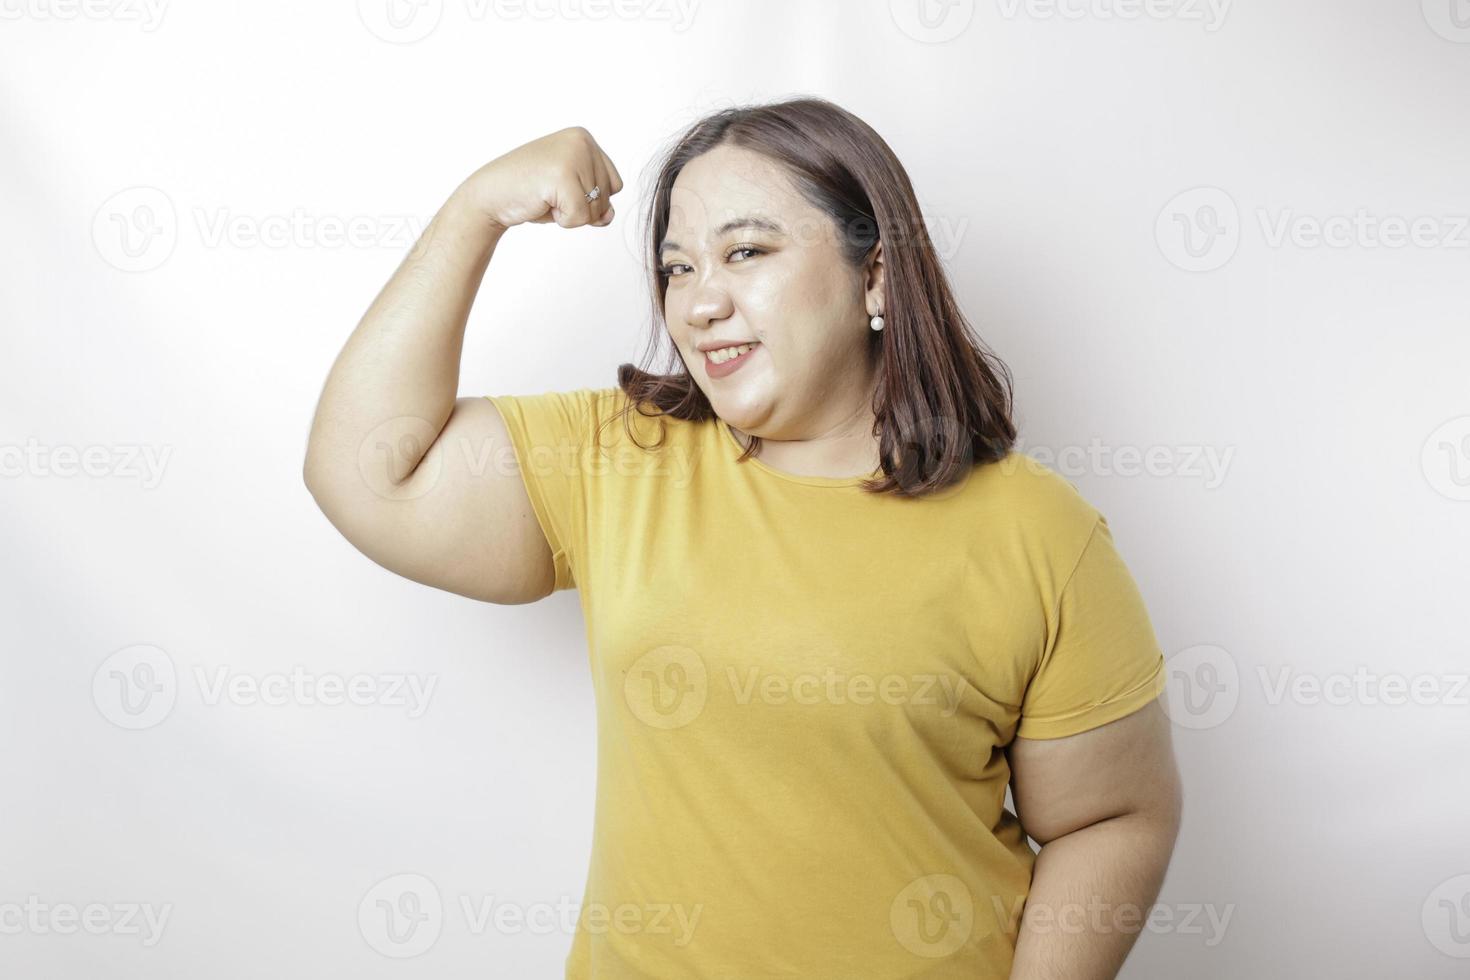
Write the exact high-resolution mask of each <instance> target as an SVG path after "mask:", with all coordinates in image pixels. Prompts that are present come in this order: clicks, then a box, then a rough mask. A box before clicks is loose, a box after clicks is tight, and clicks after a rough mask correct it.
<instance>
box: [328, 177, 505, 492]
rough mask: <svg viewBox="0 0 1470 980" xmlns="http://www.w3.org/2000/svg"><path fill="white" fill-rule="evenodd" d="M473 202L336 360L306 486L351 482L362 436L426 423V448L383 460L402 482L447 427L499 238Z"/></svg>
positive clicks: (395, 279) (397, 276)
mask: <svg viewBox="0 0 1470 980" xmlns="http://www.w3.org/2000/svg"><path fill="white" fill-rule="evenodd" d="M472 198H473V195H472V192H471V185H470V183H469V182H466V183H465V184H462V185H460V187H459V188H458V189H456V190H455V192H454V193H453V194H452V195H450V197H449V199H448V200H447V201H445V203H444V205H443V206H442V207H441V208H440V209H439V211H438V213H436V214H435V215H434V218H433V220H432V221H431V222H430V223H429V225H428V227H427V228H425V229H424V232H423V234H422V235H420V236H419V239H418V241H417V242H416V243H415V244H414V246H413V248H412V249H411V250H410V252H409V254H408V255H407V256H406V257H405V258H404V260H403V262H402V263H400V264H399V266H398V269H397V271H395V272H394V273H393V276H392V278H390V279H389V280H388V282H387V284H386V285H384V286H383V288H382V290H381V291H380V292H379V293H378V295H377V297H376V298H375V299H374V300H373V302H372V304H371V305H370V306H369V307H368V310H367V312H366V313H364V314H363V317H362V319H361V321H360V322H359V323H358V325H357V328H356V329H355V330H354V331H353V332H352V335H351V336H350V337H349V338H348V339H347V342H346V344H345V345H344V346H343V348H342V351H341V352H340V353H339V354H338V355H337V359H336V361H335V362H334V363H333V364H332V368H331V371H330V372H329V374H328V375H327V380H326V384H325V385H324V386H323V388H322V392H321V396H320V398H319V399H318V402H317V408H316V415H315V417H314V418H313V420H312V425H311V434H310V437H309V438H308V442H307V453H306V465H305V470H306V476H307V480H308V482H309V483H314V482H326V483H328V484H329V483H330V482H331V481H332V480H334V479H357V465H358V464H357V454H358V450H359V447H360V446H361V444H362V440H363V439H364V438H365V437H366V436H367V435H368V433H370V432H372V431H373V430H374V429H375V428H377V427H378V426H379V425H381V424H382V423H383V422H385V421H387V420H389V419H406V418H410V419H421V420H424V421H426V422H428V424H429V427H430V428H431V429H432V432H430V431H429V430H423V432H422V433H421V434H422V435H426V436H429V438H418V439H413V440H407V441H405V442H404V443H403V445H401V446H399V447H397V448H398V451H396V452H394V453H393V454H391V457H390V458H389V461H388V465H391V466H394V467H396V468H397V469H398V470H400V472H396V473H394V474H392V477H393V478H394V479H395V480H401V479H403V478H404V477H406V476H407V475H408V474H409V473H410V472H412V471H413V468H414V467H415V466H417V465H418V463H419V461H420V459H421V458H422V455H423V453H425V452H427V451H428V449H429V446H430V444H431V443H432V441H433V439H432V435H433V434H434V433H437V432H439V431H440V430H441V429H442V427H443V425H444V423H445V422H446V421H447V420H448V418H449V416H450V413H451V412H452V411H453V409H454V403H455V397H456V394H457V391H458V387H459V364H460V355H461V352H462V350H463V346H464V332H465V324H466V322H467V321H468V319H469V312H470V307H471V305H472V304H473V302H474V298H475V293H476V292H477V290H478V289H479V287H480V282H481V280H482V279H483V277H484V275H485V270H486V268H487V267H488V265H489V262H490V257H491V255H492V254H493V253H494V251H495V245H496V243H497V242H498V241H499V240H500V236H501V235H502V234H504V231H505V229H504V228H503V227H500V226H499V225H497V224H495V223H494V222H492V221H490V220H489V218H488V217H487V216H486V215H485V213H484V211H483V210H482V209H481V208H479V207H478V206H477V204H476V203H475V201H474V200H473V199H472ZM415 434H416V435H418V434H420V433H415ZM411 443H413V444H417V451H415V449H414V445H412V444H411Z"/></svg>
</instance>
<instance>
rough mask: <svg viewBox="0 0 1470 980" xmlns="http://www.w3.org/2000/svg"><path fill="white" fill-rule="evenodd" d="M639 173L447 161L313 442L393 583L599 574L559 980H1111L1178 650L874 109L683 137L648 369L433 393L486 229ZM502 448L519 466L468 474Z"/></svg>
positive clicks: (773, 117)
mask: <svg viewBox="0 0 1470 980" xmlns="http://www.w3.org/2000/svg"><path fill="white" fill-rule="evenodd" d="M622 186H623V184H622V180H621V178H620V177H619V175H618V171H617V169H616V167H614V166H613V163H612V161H611V160H609V159H608V157H607V155H606V154H605V153H603V152H602V150H601V148H600V147H599V146H598V145H597V143H596V142H595V141H594V140H593V138H592V136H591V135H590V134H589V133H588V132H587V131H586V130H585V129H582V128H580V127H573V128H571V129H566V130H561V131H559V132H556V133H552V134H550V135H548V136H545V137H542V138H541V139H538V140H535V141H533V142H531V143H528V144H526V145H525V146H522V147H519V148H517V149H515V150H513V151H512V152H510V153H508V154H506V155H504V156H502V157H500V158H498V159H496V160H494V161H492V162H491V163H489V164H487V165H486V166H484V167H483V168H481V169H480V170H479V171H477V172H476V173H475V174H473V175H472V176H471V177H469V178H468V179H466V180H465V182H464V183H463V184H461V186H460V187H459V188H458V189H456V191H455V192H454V194H453V195H451V197H450V199H449V201H448V202H447V203H446V204H445V205H444V207H443V208H442V209H441V210H440V211H439V212H438V214H437V215H436V216H435V218H434V220H433V222H432V223H431V224H430V225H429V227H428V228H427V229H426V231H425V233H424V235H423V238H422V240H421V241H420V242H419V243H418V244H417V245H416V246H415V248H414V250H413V252H412V254H411V255H410V256H409V257H408V258H407V259H406V260H405V262H404V263H403V265H402V267H401V268H400V269H399V270H398V271H397V272H396V273H395V274H394V276H393V278H392V279H391V280H390V281H389V282H388V284H387V285H386V286H385V287H384V289H383V291H382V293H381V294H380V295H379V296H378V298H377V299H376V301H375V302H374V303H373V304H372V307H371V308H370V309H369V310H368V312H367V314H366V315H365V316H364V317H363V320H362V322H361V324H359V326H358V327H357V329H356V331H355V332H354V333H353V334H352V336H351V338H350V339H349V340H348V342H347V345H346V346H345V347H344V349H343V351H342V353H341V355H340V356H339V357H338V359H337V361H336V363H335V364H334V365H333V367H332V371H331V374H330V376H329V377H328V380H327V383H326V386H325V388H324V390H323V392H322V395H321V402H320V404H319V406H318V408H317V413H316V418H315V421H314V423H313V427H312V433H311V441H310V446H309V449H308V454H307V460H306V481H307V485H308V486H309V487H310V489H311V492H312V494H313V495H314V497H315V498H316V500H317V502H318V503H319V505H320V506H321V508H322V510H323V511H324V512H325V513H326V515H327V516H328V518H329V519H330V520H331V521H332V523H333V524H334V525H335V526H336V527H337V528H339V529H340V530H341V532H342V533H343V534H344V535H345V536H346V537H347V538H348V539H349V540H350V541H352V543H353V544H354V545H356V546H357V547H358V548H359V549H361V550H362V551H363V552H364V553H366V554H367V555H368V556H369V557H371V558H372V559H373V560H375V561H377V562H378V563H380V564H382V565H383V566H385V567H387V568H389V569H391V570H393V571H396V572H398V573H399V574H402V575H405V576H407V577H409V578H412V579H414V580H416V581H420V582H425V583H428V584H430V585H434V586H436V587H439V588H442V589H447V590H450V591H453V592H457V593H460V594H463V595H467V596H471V597H474V598H478V599H483V600H486V601H489V602H497V603H522V602H531V601H534V600H536V599H539V598H541V597H543V596H545V595H547V594H549V593H550V592H552V591H555V590H558V589H565V588H571V587H573V586H574V585H575V587H577V588H578V589H579V590H580V591H581V600H582V608H583V611H584V614H585V617H586V624H587V632H588V643H589V650H590V654H591V666H592V670H593V674H594V689H595V692H596V699H597V711H598V781H597V804H596V815H595V828H596V831H595V836H594V844H593V852H592V862H591V867H590V869H589V874H588V879H587V886H586V893H585V895H584V899H583V905H582V909H581V916H580V921H579V924H578V929H577V932H576V934H575V936H574V937H573V940H572V944H571V952H570V955H569V957H568V960H567V974H566V975H567V976H568V977H569V978H589V977H595V978H623V977H658V978H687V977H739V978H755V977H776V976H791V977H805V978H816V977H832V978H839V977H840V978H844V980H852V978H865V977H875V978H876V977H885V978H890V977H891V978H898V977H930V978H940V977H967V978H991V977H993V978H997V980H1001V978H1005V977H1017V978H1020V977H1037V978H1040V977H1053V976H1067V977H1069V978H1092V977H1111V976H1113V975H1114V974H1115V973H1116V971H1117V969H1118V967H1119V966H1120V965H1121V963H1122V961H1123V959H1124V957H1125V956H1126V955H1127V952H1128V950H1129V948H1130V946H1131V944H1132V941H1133V940H1134V939H1135V938H1136V936H1137V933H1138V930H1139V928H1140V927H1141V923H1142V921H1143V919H1144V918H1145V917H1146V912H1147V908H1148V906H1149V905H1150V904H1151V903H1152V902H1153V900H1154V898H1155V897H1156V895H1157V893H1158V889H1159V887H1160V885H1161V882H1162V878H1163V875H1164V871H1165V868H1166V866H1167V864H1168V860H1169V854H1170V851H1171V849H1172V846H1173V842H1174V839H1175V835H1176V833H1177V827H1178V821H1179V811H1180V805H1181V803H1180V799H1181V796H1180V790H1179V784H1178V776H1177V773H1176V770H1175V765H1174V760H1173V756H1172V750H1171V748H1170V744H1169V726H1168V723H1167V720H1166V718H1165V716H1164V714H1163V713H1162V711H1161V708H1160V704H1159V695H1160V693H1161V692H1162V689H1163V686H1164V672H1163V657H1162V654H1161V652H1160V650H1159V647H1158V644H1157V642H1156V640H1155V637H1154V634H1153V631H1152V628H1151V626H1150V624H1149V620H1148V617H1147V614H1146V612H1145V609H1144V605H1143V603H1142V600H1141V598H1140V596H1139V594H1138V591H1137V589H1136V588H1135V586H1134V584H1133V581H1132V579H1131V577H1130V576H1129V573H1128V571H1127V569H1126V567H1125V566H1124V564H1123V562H1122V560H1121V559H1120V557H1119V554H1118V552H1117V550H1116V549H1115V548H1114V545H1113V541H1112V538H1111V535H1110V533H1109V529H1108V526H1107V522H1106V520H1105V519H1104V518H1103V516H1102V515H1101V514H1100V513H1099V512H1098V511H1097V510H1096V509H1095V508H1093V507H1092V506H1091V505H1090V504H1088V503H1087V502H1086V501H1085V500H1084V499H1083V498H1082V497H1081V496H1080V494H1079V493H1078V491H1077V489H1076V488H1075V487H1074V486H1073V485H1072V484H1071V483H1070V482H1068V481H1066V480H1065V479H1063V478H1062V477H1060V476H1059V475H1057V474H1056V473H1055V472H1053V471H1051V470H1050V469H1047V468H1046V467H1043V466H1041V465H1040V464H1037V463H1035V462H1033V461H1031V460H1030V459H1029V458H1027V457H1025V456H1023V455H1021V454H1020V453H1018V452H1016V451H1015V450H1014V449H1013V448H1012V447H1013V444H1014V440H1015V435H1016V433H1015V429H1014V426H1013V424H1012V421H1011V418H1010V390H1009V378H1008V376H1007V375H1006V372H1005V369H1004V367H1003V366H1002V365H1001V364H1000V363H999V362H998V361H997V360H995V358H994V357H993V356H992V355H991V354H989V353H988V352H987V351H985V350H984V349H983V347H982V346H981V345H980V344H979V342H978V341H977V340H975V339H974V338H973V337H972V335H971V333H970V330H969V327H968V325H967V323H966V321H965V319H964V317H963V316H962V314H961V313H960V311H959V309H958V307H957V305H956V303H955V301H954V298H953V297H952V295H951V293H950V290H949V287H948V285H947V283H946V279H945V275H944V273H943V270H942V268H941V265H940V262H939V260H938V258H937V256H936V255H935V252H934V249H933V247H932V245H931V243H930V242H929V240H928V238H927V236H926V235H925V231H924V223H923V221H922V218H921V216H920V213H919V208H918V206H917V203H916V201H915V198H914V194H913V191H912V189H911V186H910V184H909V181H908V178H907V176H906V174H905V172H904V170H903V168H902V166H901V165H900V164H899V162H898V160H897V159H896V158H895V157H894V155H893V153H892V152H891V150H890V149H889V148H888V146H887V144H886V143H884V141H883V140H882V139H881V138H880V137H879V136H878V135H877V134H876V133H875V132H874V131H873V130H872V129H871V128H870V127H868V126H867V125H866V124H864V123H863V122H862V121H861V120H859V119H857V118H856V117H854V116H853V115H851V114H850V113H848V112H846V111H844V110H843V109H841V108H839V107H837V106H836V105H833V104H832V103H830V102H827V101H825V100H821V99H814V98H803V99H793V100H789V101H786V102H781V103H777V104H770V105H761V106H750V107H741V108H735V109H730V110H727V111H723V112H719V113H716V114H713V115H711V116H709V117H707V118H705V119H703V120H700V121H699V122H698V123H696V124H695V125H694V126H692V127H691V128H690V129H689V130H688V131H687V132H686V133H684V134H683V135H682V137H681V138H680V139H679V140H678V141H677V142H676V144H675V145H674V146H673V147H672V148H671V149H670V151H669V152H668V154H667V156H666V157H665V159H664V160H663V163H662V167H661V169H660V172H659V176H658V179H657V181H656V183H655V186H654V189H653V193H652V195H651V200H650V205H649V212H648V215H647V218H646V222H647V224H646V244H647V246H648V249H649V264H650V272H651V280H652V288H653V297H654V309H655V313H656V322H661V328H660V329H659V330H658V331H656V333H657V334H658V335H660V336H661V335H666V336H667V337H668V338H669V339H670V340H671V341H672V350H671V351H670V359H669V362H668V367H667V369H666V370H665V371H663V372H662V373H649V372H646V371H643V370H638V369H635V368H634V367H633V366H632V365H623V367H622V368H621V369H620V370H619V372H618V383H617V385H616V386H611V387H606V388H590V389H589V388H583V389H578V390H574V391H561V392H548V393H544V394H538V395H526V396H510V395H497V396H490V397H484V398H478V399H476V398H461V399H456V398H455V395H456V381H457V371H458V359H459V354H460V348H461V343H462V340H463V334H464V325H465V321H466V318H467V316H468V312H469V308H470V304H471V302H472V300H473V297H474V294H475V290H476V288H477V287H478V285H479V283H480V281H481V278H482V276H483V275H484V272H485V269H486V266H487V263H488V262H489V260H490V257H491V255H492V253H493V251H494V249H495V247H496V245H497V244H499V242H500V241H501V239H502V237H503V236H504V235H505V233H506V232H507V230H508V229H510V228H512V227H514V226H516V225H518V224H522V223H525V222H548V221H555V222H556V223H557V224H558V225H560V226H562V227H564V228H572V227H577V226H580V225H584V224H590V225H594V226H604V225H606V224H608V222H610V221H611V220H612V216H613V207H612V204H611V200H610V199H611V198H612V197H613V196H614V195H616V194H617V193H618V192H620V191H621V190H622ZM384 419H388V420H389V421H387V422H385V421H384ZM619 419H621V424H618V425H615V424H612V423H614V422H615V421H617V420H619ZM507 443H509V444H510V445H511V446H512V447H513V450H514V455H515V459H516V461H517V463H518V466H517V467H514V468H503V469H502V468H495V469H494V471H493V472H491V473H489V475H486V474H484V473H481V472H477V470H476V467H475V460H477V459H483V458H484V454H483V452H480V451H479V450H480V449H482V448H483V447H484V446H486V445H487V444H488V445H494V446H504V445H506V444H507ZM385 450H391V451H386V454H385ZM1008 786H1010V787H1011V788H1012V790H1013V797H1014V801H1015V804H1016V806H1015V810H1016V812H1015V813H1012V812H1011V811H1010V810H1008V809H1006V807H1005V795H1006V790H1007V787H1008ZM1028 836H1029V837H1030V838H1031V839H1032V840H1034V841H1036V842H1037V843H1038V844H1039V845H1040V850H1039V853H1038V852H1037V851H1034V850H1033V849H1032V848H1031V846H1030V845H1029V844H1028V842H1027V837H1028ZM1023 905H1024V908H1025V917H1024V919H1022V918H1021V911H1022V907H1023Z"/></svg>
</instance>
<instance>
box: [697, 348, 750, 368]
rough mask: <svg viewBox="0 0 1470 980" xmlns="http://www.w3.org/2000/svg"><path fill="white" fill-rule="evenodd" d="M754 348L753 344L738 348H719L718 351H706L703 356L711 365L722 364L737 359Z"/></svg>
mask: <svg viewBox="0 0 1470 980" xmlns="http://www.w3.org/2000/svg"><path fill="white" fill-rule="evenodd" d="M754 346H755V344H741V345H740V346H738V347H721V348H720V349H719V350H712V351H706V352H705V355H704V356H705V357H708V358H709V359H710V363H712V364H724V363H725V362H726V361H728V360H730V359H731V358H733V357H739V356H740V355H741V354H744V353H745V352H746V351H748V350H750V349H751V348H752V347H754Z"/></svg>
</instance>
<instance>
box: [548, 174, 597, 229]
mask: <svg viewBox="0 0 1470 980" xmlns="http://www.w3.org/2000/svg"><path fill="white" fill-rule="evenodd" d="M595 183H597V178H596V177H595V176H594V175H593V172H592V168H591V166H590V164H589V163H588V162H587V161H578V163H577V166H576V167H575V169H574V171H573V176H572V177H571V178H570V179H569V180H567V181H565V182H564V183H562V184H560V185H559V186H558V187H557V192H556V196H557V202H556V207H555V209H553V213H554V214H555V215H556V223H557V224H559V225H561V226H562V227H563V228H575V227H577V226H578V225H585V224H587V223H588V222H590V221H591V220H592V204H593V202H592V201H589V200H587V192H588V191H590V190H591V189H592V186H593V185H594V184H595Z"/></svg>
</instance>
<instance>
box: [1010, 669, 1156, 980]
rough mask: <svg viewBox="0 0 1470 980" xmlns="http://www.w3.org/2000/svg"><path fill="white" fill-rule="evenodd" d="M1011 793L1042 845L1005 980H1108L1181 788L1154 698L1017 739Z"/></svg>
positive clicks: (1143, 909)
mask: <svg viewBox="0 0 1470 980" xmlns="http://www.w3.org/2000/svg"><path fill="white" fill-rule="evenodd" d="M1007 755H1008V757H1009V759H1010V763H1011V772H1012V785H1011V795H1012V798H1013V799H1014V800H1015V803H1016V815H1017V816H1018V817H1019V818H1020V821H1021V826H1022V827H1023V828H1024V829H1025V831H1026V833H1027V835H1029V836H1030V837H1031V838H1032V839H1033V840H1035V841H1036V842H1037V843H1038V844H1040V845H1041V850H1040V852H1039V853H1038V854H1037V856H1036V865H1035V868H1034V869H1033V872H1032V880H1031V891H1030V894H1029V896H1028V897H1027V899H1026V905H1025V909H1024V914H1023V915H1022V918H1021V924H1020V930H1019V932H1018V934H1017V939H1016V950H1015V956H1014V958H1013V960H1012V963H1011V980H1113V978H1114V977H1116V976H1117V975H1118V971H1119V970H1120V969H1122V966H1123V962H1124V960H1125V959H1127V957H1128V952H1129V950H1131V949H1132V948H1133V944H1134V942H1135V941H1136V940H1137V938H1138V933H1139V932H1140V931H1141V930H1142V929H1143V926H1144V924H1145V923H1146V922H1147V920H1148V913H1149V909H1150V908H1151V906H1152V905H1153V903H1154V901H1155V899H1157V898H1158V894H1159V889H1160V888H1161V887H1162V886H1163V881H1164V873H1165V871H1166V870H1167V869H1168V866H1169V858H1170V856H1171V854H1172V853H1173V850H1174V842H1175V840H1176V838H1177V837H1178V833H1179V823H1180V818H1181V814H1182V810H1183V799H1184V798H1183V790H1182V787H1181V785H1180V779H1179V771H1178V767H1177V765H1176V763H1175V760H1174V750H1173V744H1172V740H1171V737H1170V721H1169V718H1168V715H1167V714H1165V712H1164V710H1163V702H1162V696H1161V697H1160V698H1159V699H1156V700H1154V701H1152V702H1150V703H1149V704H1148V705H1146V706H1144V707H1143V708H1141V709H1139V710H1138V711H1136V712H1134V713H1133V714H1131V715H1128V716H1126V717H1124V718H1120V719H1118V720H1116V721H1113V722H1110V723H1108V724H1106V725H1103V726H1101V727H1099V728H1095V729H1093V730H1091V731H1087V732H1082V733H1080V734H1077V735H1072V736H1068V737H1066V738H1057V739H1025V738H1016V739H1014V740H1013V741H1012V742H1011V745H1010V746H1009V747H1008V749H1007Z"/></svg>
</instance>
